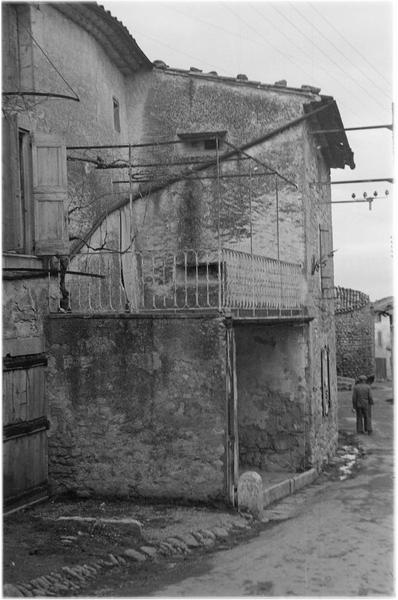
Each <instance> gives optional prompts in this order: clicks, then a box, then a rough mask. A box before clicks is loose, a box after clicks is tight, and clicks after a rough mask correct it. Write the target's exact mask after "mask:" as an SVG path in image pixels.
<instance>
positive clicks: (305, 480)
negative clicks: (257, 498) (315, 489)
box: [263, 469, 318, 508]
mask: <svg viewBox="0 0 398 600" xmlns="http://www.w3.org/2000/svg"><path fill="white" fill-rule="evenodd" d="M317 477H318V472H317V470H316V469H309V470H308V471H304V473H299V474H298V475H295V476H294V477H292V478H291V479H284V480H283V481H280V482H279V483H276V484H275V485H273V486H271V487H269V488H267V489H266V490H264V493H263V501H264V508H265V507H266V506H269V505H270V504H272V503H273V502H276V500H281V498H285V497H286V496H290V495H291V494H294V492H297V491H298V490H301V488H303V487H305V486H306V485H309V484H310V483H312V482H313V481H314V480H315V479H316V478H317Z"/></svg>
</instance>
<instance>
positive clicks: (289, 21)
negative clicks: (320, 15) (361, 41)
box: [270, 4, 385, 115]
mask: <svg viewBox="0 0 398 600" xmlns="http://www.w3.org/2000/svg"><path fill="white" fill-rule="evenodd" d="M270 6H271V7H272V8H273V10H274V11H276V12H278V13H279V14H280V15H281V16H282V18H283V19H284V20H285V21H287V22H288V23H290V25H291V26H292V27H293V28H294V29H295V30H296V31H298V32H299V33H300V34H301V35H302V36H303V37H304V38H305V39H306V40H307V41H308V42H310V43H311V44H312V45H314V46H315V47H316V48H317V49H318V50H319V51H320V52H321V53H322V54H323V55H324V56H325V57H326V58H327V59H328V60H330V61H332V62H334V61H333V60H332V59H330V58H329V56H328V54H327V53H325V52H324V51H323V50H322V49H321V48H319V47H318V46H317V45H316V44H315V43H313V41H312V40H310V39H309V38H308V36H307V35H306V34H305V33H304V32H303V31H302V30H301V29H300V28H299V27H298V26H297V25H296V24H295V23H294V22H293V21H292V20H291V19H289V17H287V16H286V14H284V13H283V12H282V11H280V10H279V9H278V8H276V6H275V5H274V4H270ZM310 25H312V23H310ZM335 64H337V63H335ZM339 68H340V69H341V70H342V71H343V73H344V74H345V76H346V78H347V80H348V81H349V80H350V79H351V77H350V76H349V75H348V73H346V72H345V71H344V69H342V68H341V67H340V66H339ZM328 76H329V77H332V78H333V79H335V81H337V82H338V83H339V85H342V86H343V87H344V88H345V89H346V91H347V92H348V93H349V94H350V96H352V91H351V90H349V89H348V88H347V86H346V85H345V84H344V83H343V82H342V81H341V79H338V78H337V77H335V76H334V75H333V74H332V73H328ZM365 91H366V92H367V94H368V90H365ZM370 95H371V94H370ZM355 97H356V98H357V99H358V100H359V102H360V103H361V105H362V104H363V102H364V96H363V95H361V96H359V94H355ZM365 98H367V96H365ZM373 99H374V98H373ZM376 102H378V100H376ZM340 103H341V104H343V105H346V103H345V101H344V100H340ZM378 104H379V105H380V106H382V105H381V104H380V103H379V102H378ZM382 107H383V108H385V106H382ZM348 110H349V112H350V113H351V114H353V115H354V114H356V113H354V112H353V111H352V109H348Z"/></svg>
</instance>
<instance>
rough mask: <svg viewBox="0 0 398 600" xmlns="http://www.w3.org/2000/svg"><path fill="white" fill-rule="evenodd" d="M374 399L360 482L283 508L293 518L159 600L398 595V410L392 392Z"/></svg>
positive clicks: (349, 420) (344, 423) (162, 592)
mask: <svg viewBox="0 0 398 600" xmlns="http://www.w3.org/2000/svg"><path fill="white" fill-rule="evenodd" d="M374 393H375V396H376V406H375V408H374V434H373V436H369V437H368V436H366V437H365V436H361V443H362V445H363V447H364V448H365V450H366V453H367V456H366V458H365V459H364V461H363V467H362V469H361V470H360V474H359V475H357V476H356V477H355V478H353V479H347V480H345V481H336V482H331V483H328V484H326V485H325V484H319V485H315V486H311V488H308V489H307V490H304V491H303V493H302V494H300V495H298V496H293V497H291V498H288V499H286V500H284V501H282V502H281V503H279V505H278V507H277V509H276V513H275V515H276V516H277V515H278V512H279V514H280V517H281V519H283V518H284V516H289V515H290V518H288V519H287V520H281V521H280V522H279V523H278V524H277V525H274V526H273V527H272V528H270V529H269V530H267V531H265V532H263V533H262V534H261V535H260V536H259V537H258V538H256V539H255V540H253V541H251V542H250V543H248V544H246V545H244V546H242V545H241V546H238V547H236V548H234V549H232V550H228V551H224V552H220V553H217V554H215V555H214V556H213V557H212V558H211V560H210V561H209V563H210V567H209V568H208V571H207V572H206V573H204V574H202V575H200V576H194V577H190V576H186V577H185V578H184V579H183V580H182V581H178V582H176V583H174V584H172V585H167V586H163V587H161V588H159V589H157V590H153V591H152V594H151V595H155V596H221V595H222V596H243V595H263V596H288V595H297V596H335V595H337V596H367V595H371V596H374V595H393V585H394V584H393V554H392V552H393V529H392V528H393V452H392V434H393V418H392V417H393V406H392V404H391V403H389V402H386V399H388V398H391V392H390V391H389V390H380V389H375V390H374ZM350 397H351V394H350V393H342V394H341V404H340V406H341V408H340V423H341V427H342V428H344V429H347V430H351V431H352V430H353V428H354V425H355V423H354V417H353V415H352V414H351V413H350ZM185 575H187V573H185Z"/></svg>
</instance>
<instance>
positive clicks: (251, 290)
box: [50, 249, 305, 317]
mask: <svg viewBox="0 0 398 600" xmlns="http://www.w3.org/2000/svg"><path fill="white" fill-rule="evenodd" d="M64 288H66V290H67V294H66V296H65V293H64V301H63V302H62V306H63V307H64V309H66V310H70V311H71V312H73V313H109V312H116V313H120V312H131V313H139V312H148V311H150V312H153V311H158V312H164V311H172V312H183V311H215V310H218V311H223V312H227V313H232V314H233V315H235V316H242V317H245V316H275V317H278V316H280V317H289V316H295V315H302V314H303V313H304V303H305V278H304V275H303V270H302V267H301V265H299V264H295V263H288V262H284V261H277V260H275V259H272V258H267V257H264V256H258V255H251V254H248V253H245V252H240V251H237V250H230V249H223V250H222V251H221V252H220V255H218V253H217V252H214V251H206V250H190V249H187V250H184V251H181V252H177V253H167V252H166V253H164V254H163V255H159V254H153V253H150V252H148V253H139V252H138V253H136V252H133V253H132V252H129V253H126V254H122V255H121V254H118V253H112V252H109V251H107V252H104V251H102V252H90V253H83V254H80V255H78V256H76V257H75V258H74V259H73V261H72V262H71V264H70V266H69V271H68V272H67V273H66V275H65V285H64ZM65 298H66V303H67V304H69V306H67V305H65ZM50 311H51V312H59V299H57V298H54V297H53V298H52V299H51V301H50Z"/></svg>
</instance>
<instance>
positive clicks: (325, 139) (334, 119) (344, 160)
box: [304, 96, 355, 169]
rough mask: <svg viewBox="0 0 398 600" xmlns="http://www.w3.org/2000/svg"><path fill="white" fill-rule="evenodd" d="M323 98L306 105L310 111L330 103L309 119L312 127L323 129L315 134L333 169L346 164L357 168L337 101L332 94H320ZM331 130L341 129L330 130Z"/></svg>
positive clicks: (327, 161) (306, 108)
mask: <svg viewBox="0 0 398 600" xmlns="http://www.w3.org/2000/svg"><path fill="white" fill-rule="evenodd" d="M320 98H321V100H320V102H319V101H314V102H309V103H307V104H305V105H304V111H305V112H310V111H311V110H314V109H315V108H316V107H319V106H321V105H322V104H330V106H329V108H327V109H326V110H324V111H322V112H320V113H318V114H317V115H316V116H314V117H311V118H310V119H309V124H310V127H311V129H313V130H314V131H322V133H317V134H314V137H315V139H316V141H317V142H318V143H319V145H320V146H321V148H322V154H323V156H324V158H325V161H326V163H327V164H328V166H329V168H331V169H344V168H345V167H346V166H348V167H350V168H351V169H355V162H354V153H353V151H352V150H351V147H350V144H349V142H348V139H347V135H346V133H345V131H344V125H343V121H342V119H341V115H340V111H339V109H338V107H337V104H336V101H335V100H333V98H332V97H331V96H320ZM329 130H339V131H333V132H330V131H329Z"/></svg>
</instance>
